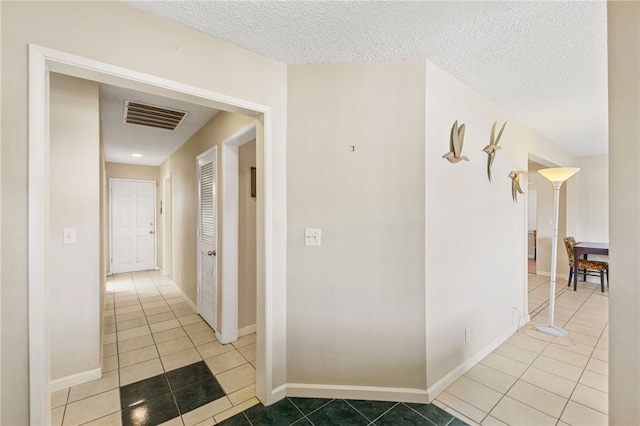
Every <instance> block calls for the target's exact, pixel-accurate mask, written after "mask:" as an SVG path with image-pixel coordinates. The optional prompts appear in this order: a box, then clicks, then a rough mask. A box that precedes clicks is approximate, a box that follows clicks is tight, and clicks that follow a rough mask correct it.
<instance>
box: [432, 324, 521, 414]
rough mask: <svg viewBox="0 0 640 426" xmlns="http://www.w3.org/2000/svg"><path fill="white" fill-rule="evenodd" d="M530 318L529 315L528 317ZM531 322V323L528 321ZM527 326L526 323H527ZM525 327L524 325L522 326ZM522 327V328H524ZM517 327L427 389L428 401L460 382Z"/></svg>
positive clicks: (503, 334) (515, 326) (511, 328)
mask: <svg viewBox="0 0 640 426" xmlns="http://www.w3.org/2000/svg"><path fill="white" fill-rule="evenodd" d="M527 317H528V315H527ZM527 322H529V321H527ZM525 324H526V322H525ZM522 325H524V324H522ZM522 325H521V326H522ZM516 328H517V325H515V324H514V325H513V326H511V327H509V328H508V329H507V330H506V331H505V332H504V333H502V334H501V335H500V336H498V338H496V339H494V340H493V341H492V342H491V343H489V344H488V345H487V346H485V347H484V348H482V350H480V352H477V353H476V354H475V355H474V356H472V357H471V358H469V359H468V360H466V361H464V362H463V363H462V364H460V365H459V366H457V367H456V368H454V369H453V370H451V372H449V374H447V375H446V376H444V377H443V378H442V379H440V380H438V381H437V382H436V383H435V384H434V385H433V386H431V387H430V388H429V389H427V397H428V398H427V399H428V402H431V401H433V400H434V399H436V397H437V396H438V395H440V394H441V393H442V392H443V391H444V390H445V389H447V388H448V387H449V386H450V385H451V384H452V383H453V382H455V381H456V380H458V379H459V378H460V377H462V375H463V374H464V373H466V372H467V371H469V370H471V368H473V366H475V365H476V364H477V363H478V362H480V361H481V360H482V359H483V358H484V357H486V356H487V355H489V354H490V353H491V352H493V351H494V350H495V349H496V348H497V347H498V346H500V345H501V344H503V343H504V342H505V341H506V340H507V339H508V338H509V337H511V335H513V333H515V332H516Z"/></svg>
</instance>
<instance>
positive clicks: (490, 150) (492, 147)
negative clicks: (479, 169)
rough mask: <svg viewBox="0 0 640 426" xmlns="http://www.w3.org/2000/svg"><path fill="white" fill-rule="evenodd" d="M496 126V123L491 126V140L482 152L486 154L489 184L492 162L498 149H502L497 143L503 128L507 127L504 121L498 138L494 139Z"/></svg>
mask: <svg viewBox="0 0 640 426" xmlns="http://www.w3.org/2000/svg"><path fill="white" fill-rule="evenodd" d="M496 124H498V122H497V121H494V122H493V126H491V138H490V139H489V145H487V146H485V147H484V149H483V151H484V152H486V153H487V155H488V157H487V176H488V177H489V182H491V167H492V166H493V160H494V159H495V157H496V152H497V151H498V150H499V149H502V147H501V146H498V142H500V138H501V137H502V132H504V128H505V127H506V126H507V122H506V121H505V122H504V124H503V125H502V128H501V129H500V132H498V137H497V138H496V137H495V134H496Z"/></svg>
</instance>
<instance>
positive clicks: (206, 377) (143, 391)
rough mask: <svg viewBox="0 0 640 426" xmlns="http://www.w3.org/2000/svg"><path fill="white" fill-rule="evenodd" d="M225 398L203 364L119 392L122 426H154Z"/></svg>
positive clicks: (130, 386) (173, 371) (170, 372)
mask: <svg viewBox="0 0 640 426" xmlns="http://www.w3.org/2000/svg"><path fill="white" fill-rule="evenodd" d="M223 396H225V393H224V391H223V390H222V388H221V387H220V384H218V381H217V380H216V378H215V377H214V376H213V374H211V370H209V367H207V364H205V362H204V361H200V362H196V363H195V364H191V365H187V366H186V367H182V368H178V369H177V370H172V371H169V372H167V373H163V374H159V375H157V376H154V377H150V378H148V379H145V380H141V381H139V382H135V383H131V384H130V385H126V386H122V387H121V388H120V404H121V407H122V424H123V426H128V425H137V426H141V425H157V424H160V423H163V422H166V421H167V420H171V419H173V418H174V417H178V416H179V415H181V414H184V413H187V412H189V411H191V410H194V409H196V408H198V407H201V406H203V405H205V404H208V403H209V402H211V401H215V400H216V399H218V398H221V397H223Z"/></svg>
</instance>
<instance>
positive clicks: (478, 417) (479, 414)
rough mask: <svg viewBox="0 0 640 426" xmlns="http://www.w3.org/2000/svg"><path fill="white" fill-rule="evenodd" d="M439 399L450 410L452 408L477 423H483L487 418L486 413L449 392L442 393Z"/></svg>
mask: <svg viewBox="0 0 640 426" xmlns="http://www.w3.org/2000/svg"><path fill="white" fill-rule="evenodd" d="M438 399H439V400H440V402H442V403H444V404H445V405H446V406H447V407H448V408H452V409H454V410H456V411H458V412H460V413H461V414H462V415H464V416H466V417H469V418H470V419H471V420H473V421H475V422H481V421H482V420H483V419H484V418H485V417H486V416H487V413H485V412H484V411H482V410H480V409H478V408H476V407H474V406H473V405H471V404H468V403H466V402H464V401H463V400H461V399H459V398H457V397H455V396H454V395H452V394H450V393H449V392H447V391H445V392H442V393H441V394H440V395H439V396H438Z"/></svg>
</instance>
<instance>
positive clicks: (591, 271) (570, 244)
mask: <svg viewBox="0 0 640 426" xmlns="http://www.w3.org/2000/svg"><path fill="white" fill-rule="evenodd" d="M564 246H565V248H566V249H567V256H568V257H569V284H568V285H571V279H572V278H573V265H574V263H573V262H574V254H573V253H574V249H575V247H576V240H575V239H574V238H573V237H567V238H565V239H564ZM585 257H586V256H585ZM578 270H580V271H582V274H583V275H584V278H583V279H584V281H586V280H587V275H596V276H597V275H599V276H600V291H602V292H603V293H604V275H605V273H606V274H607V287H609V263H607V262H602V261H599V260H587V259H578ZM576 281H578V280H576ZM577 288H578V283H577V282H576V283H575V284H574V285H573V290H574V291H575V290H577Z"/></svg>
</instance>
